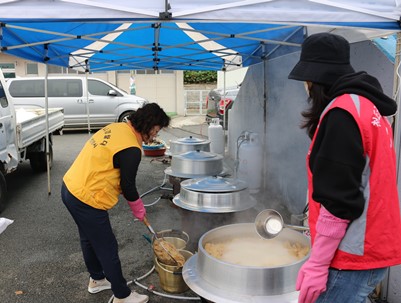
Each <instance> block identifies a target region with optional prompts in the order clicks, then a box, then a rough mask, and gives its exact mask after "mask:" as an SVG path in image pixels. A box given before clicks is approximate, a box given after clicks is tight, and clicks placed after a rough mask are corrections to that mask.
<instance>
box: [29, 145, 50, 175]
mask: <svg viewBox="0 0 401 303" xmlns="http://www.w3.org/2000/svg"><path fill="white" fill-rule="evenodd" d="M49 153H50V163H49V164H50V165H49V167H50V168H52V165H53V148H52V145H51V144H50V145H49ZM29 162H30V164H31V168H32V170H33V171H34V172H45V171H47V157H46V152H45V151H43V152H38V153H32V154H31V156H30V158H29Z"/></svg>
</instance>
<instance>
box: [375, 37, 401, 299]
mask: <svg viewBox="0 0 401 303" xmlns="http://www.w3.org/2000/svg"><path fill="white" fill-rule="evenodd" d="M400 52H401V34H400V33H397V38H396V49H395V57H394V82H393V98H394V100H395V101H396V102H397V106H398V110H397V113H396V114H395V116H394V121H393V129H394V147H395V151H396V161H397V166H396V167H397V188H398V191H399V192H401V178H400V177H401V176H400V163H401V161H400V157H401V144H400V142H401V138H400V100H401V99H400V96H401V95H400V87H401V83H400V81H401V78H400V74H399V70H400V65H401V58H400ZM399 203H401V202H400V201H399ZM391 270H392V269H391V268H390V269H389V270H388V271H387V275H386V277H385V278H384V280H383V281H382V283H381V284H380V299H381V300H384V301H386V300H387V297H388V293H389V281H390V271H391ZM386 302H387V301H386Z"/></svg>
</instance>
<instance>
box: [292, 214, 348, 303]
mask: <svg viewBox="0 0 401 303" xmlns="http://www.w3.org/2000/svg"><path fill="white" fill-rule="evenodd" d="M348 224H349V220H343V219H340V218H337V217H335V216H333V215H332V214H331V213H329V212H328V211H327V210H326V209H325V208H324V207H323V206H322V207H321V209H320V214H319V218H318V220H317V223H316V237H315V240H314V243H313V246H312V252H311V255H310V257H309V259H308V260H307V261H306V262H305V263H304V265H302V267H301V269H300V270H299V272H298V278H297V283H296V286H295V287H296V290H299V291H300V293H299V298H298V303H313V302H315V301H316V300H317V298H318V297H319V296H320V294H321V293H322V292H324V291H326V284H327V279H328V276H329V267H330V263H331V260H333V257H334V254H335V253H336V251H337V248H338V245H340V242H341V240H342V238H343V237H344V235H345V232H346V229H347V227H348Z"/></svg>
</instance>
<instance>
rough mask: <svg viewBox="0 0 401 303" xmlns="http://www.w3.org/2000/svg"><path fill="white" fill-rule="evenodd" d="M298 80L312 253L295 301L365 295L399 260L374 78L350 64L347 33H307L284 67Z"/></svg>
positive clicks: (395, 204) (389, 152) (392, 105)
mask: <svg viewBox="0 0 401 303" xmlns="http://www.w3.org/2000/svg"><path fill="white" fill-rule="evenodd" d="M289 78H290V79H294V80H299V81H303V82H304V83H305V88H306V90H307V93H308V97H309V99H308V100H309V104H310V107H309V109H307V110H306V111H305V112H303V113H302V115H303V117H304V118H305V120H304V124H303V126H302V127H303V128H305V129H306V130H307V133H308V135H309V137H310V138H311V140H312V142H311V145H310V148H309V152H308V155H307V171H308V206H309V226H310V230H311V241H312V252H311V255H310V258H309V259H308V260H307V261H306V262H305V264H304V265H303V266H302V268H301V269H300V271H299V273H298V279H297V284H296V288H297V290H300V294H299V303H313V302H333V303H334V302H341V303H347V302H348V303H357V302H361V303H362V302H365V300H366V298H367V296H368V295H369V294H370V293H371V292H372V291H373V289H374V288H375V287H376V286H377V284H378V283H380V282H381V281H382V280H383V279H384V277H385V274H386V272H387V269H388V267H389V266H393V265H398V264H401V233H400V230H401V220H400V207H399V199H398V192H397V182H396V157H395V151H394V144H393V133H392V128H391V125H390V123H389V121H388V118H387V117H388V116H393V115H394V114H395V113H396V111H397V104H396V102H395V101H394V100H392V99H391V98H389V97H388V96H386V95H385V94H384V93H383V90H382V88H381V85H380V84H379V82H378V80H377V79H376V78H374V77H372V76H371V75H368V74H367V73H366V72H358V73H356V72H355V71H354V69H353V68H352V66H351V65H350V46H349V43H348V41H347V40H346V39H344V38H343V37H341V36H338V35H333V34H330V33H319V34H314V35H311V36H309V37H308V38H306V39H305V41H304V43H303V44H302V49H301V58H300V61H299V62H298V63H297V64H296V66H295V67H294V68H293V70H292V71H291V72H290V74H289Z"/></svg>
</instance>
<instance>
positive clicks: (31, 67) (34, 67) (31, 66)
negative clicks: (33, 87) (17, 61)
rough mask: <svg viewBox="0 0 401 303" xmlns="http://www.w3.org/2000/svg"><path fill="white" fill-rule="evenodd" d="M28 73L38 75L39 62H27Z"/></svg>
mask: <svg viewBox="0 0 401 303" xmlns="http://www.w3.org/2000/svg"><path fill="white" fill-rule="evenodd" d="M26 74H27V75H37V74H38V64H37V63H27V64H26Z"/></svg>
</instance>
